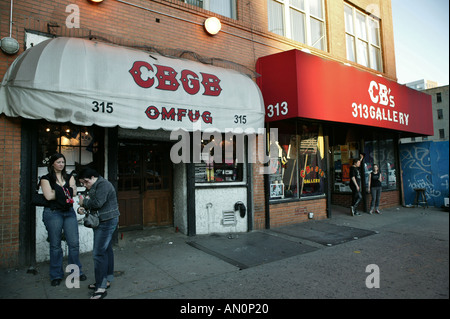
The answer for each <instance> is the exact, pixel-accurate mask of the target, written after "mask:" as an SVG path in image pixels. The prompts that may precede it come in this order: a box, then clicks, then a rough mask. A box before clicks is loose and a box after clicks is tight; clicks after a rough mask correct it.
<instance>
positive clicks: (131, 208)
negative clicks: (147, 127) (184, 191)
mask: <svg viewBox="0 0 450 319" xmlns="http://www.w3.org/2000/svg"><path fill="white" fill-rule="evenodd" d="M170 147H171V144H169V143H163V142H153V141H145V142H144V141H123V140H122V141H120V143H119V156H118V163H119V180H118V199H119V209H120V217H119V227H121V228H130V229H133V228H142V227H143V226H170V225H173V182H172V173H173V169H172V162H171V160H170Z"/></svg>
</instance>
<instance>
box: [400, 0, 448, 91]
mask: <svg viewBox="0 0 450 319" xmlns="http://www.w3.org/2000/svg"><path fill="white" fill-rule="evenodd" d="M449 2H450V1H449V0H391V3H392V17H393V20H394V45H395V61H396V65H397V78H398V80H397V82H398V83H400V84H404V83H408V82H413V81H417V80H421V79H425V80H430V81H435V82H437V83H438V85H439V86H443V85H448V84H449Z"/></svg>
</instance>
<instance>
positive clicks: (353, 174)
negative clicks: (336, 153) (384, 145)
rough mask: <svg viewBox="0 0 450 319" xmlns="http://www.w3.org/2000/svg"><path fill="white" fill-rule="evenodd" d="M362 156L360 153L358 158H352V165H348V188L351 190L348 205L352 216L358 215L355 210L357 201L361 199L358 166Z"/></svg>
mask: <svg viewBox="0 0 450 319" xmlns="http://www.w3.org/2000/svg"><path fill="white" fill-rule="evenodd" d="M363 158H364V156H363V155H362V154H361V156H360V158H355V159H353V165H352V166H351V167H350V189H351V190H352V205H351V206H350V210H351V214H352V216H360V215H361V214H360V213H358V212H357V211H356V209H357V207H358V205H359V202H360V201H361V199H362V195H361V174H360V172H359V167H360V166H361V162H362V160H363Z"/></svg>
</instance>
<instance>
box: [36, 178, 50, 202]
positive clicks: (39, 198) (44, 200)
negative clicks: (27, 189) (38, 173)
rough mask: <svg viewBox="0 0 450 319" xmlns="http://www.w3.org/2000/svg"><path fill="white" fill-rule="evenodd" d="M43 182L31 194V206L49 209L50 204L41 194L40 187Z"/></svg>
mask: <svg viewBox="0 0 450 319" xmlns="http://www.w3.org/2000/svg"><path fill="white" fill-rule="evenodd" d="M40 185H41V180H40V179H39V182H38V184H37V187H36V190H35V191H34V193H32V194H31V205H34V206H44V207H49V206H50V202H49V201H48V200H47V199H46V198H45V197H44V194H39V187H40Z"/></svg>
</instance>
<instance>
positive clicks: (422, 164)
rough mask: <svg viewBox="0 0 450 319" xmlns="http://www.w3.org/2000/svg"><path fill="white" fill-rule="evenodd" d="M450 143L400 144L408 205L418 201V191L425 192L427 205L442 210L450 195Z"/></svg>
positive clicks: (404, 187)
mask: <svg viewBox="0 0 450 319" xmlns="http://www.w3.org/2000/svg"><path fill="white" fill-rule="evenodd" d="M448 153H449V143H448V141H447V142H421V143H410V144H401V145H400V162H401V166H402V170H403V173H402V177H403V191H404V198H405V204H406V205H411V204H413V203H414V199H415V191H414V189H415V188H423V189H425V195H426V197H427V201H428V204H429V205H430V206H436V207H441V206H442V205H444V198H445V197H448V194H449V180H448V178H449V164H448V163H449V155H448Z"/></svg>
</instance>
